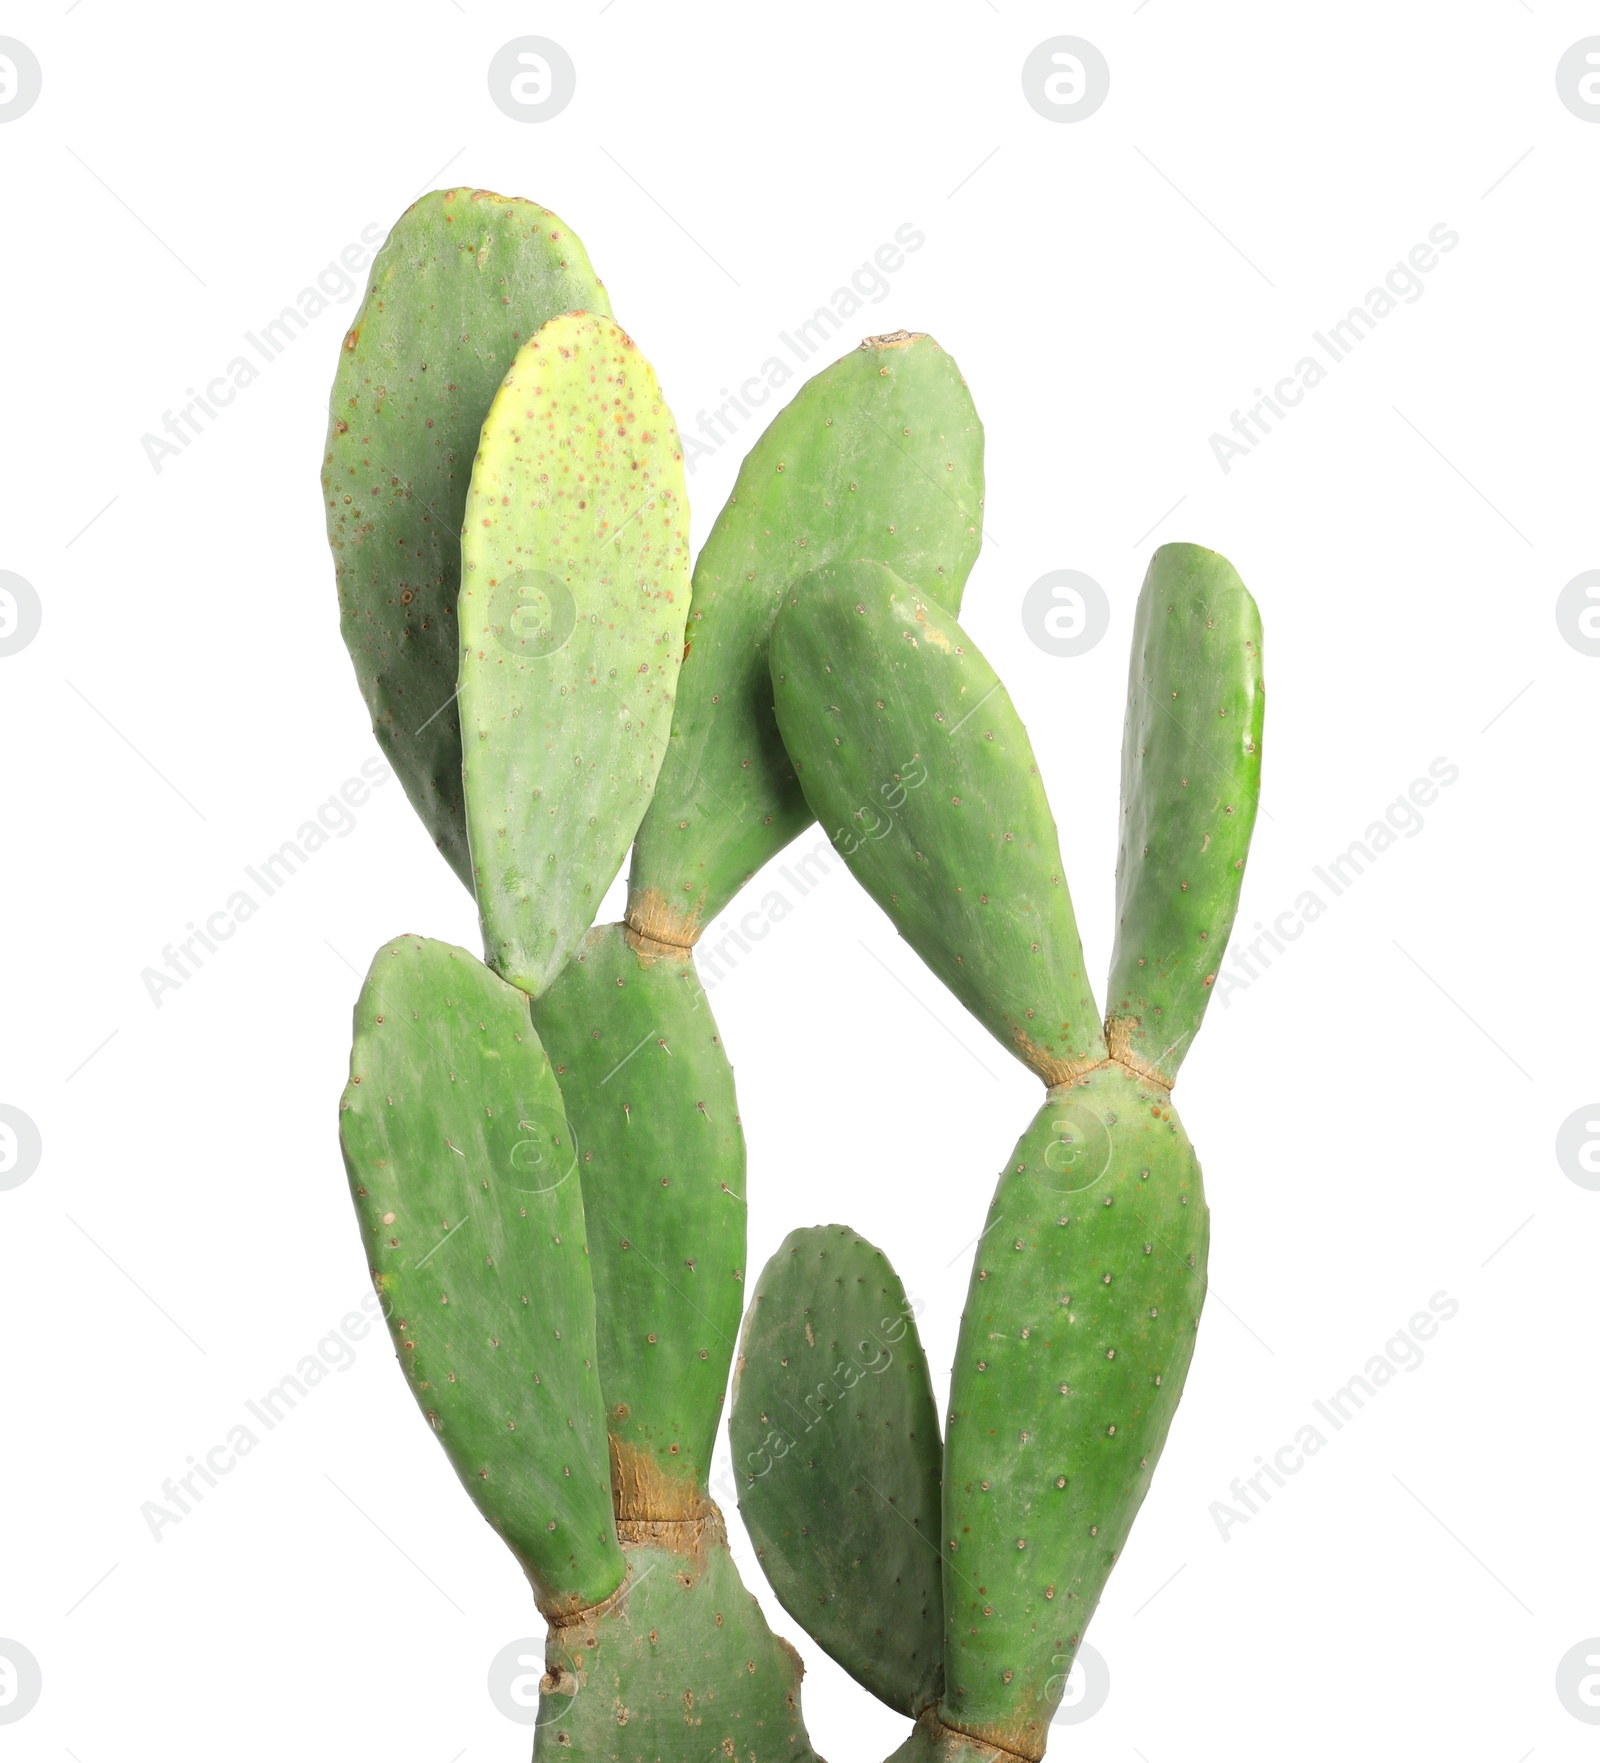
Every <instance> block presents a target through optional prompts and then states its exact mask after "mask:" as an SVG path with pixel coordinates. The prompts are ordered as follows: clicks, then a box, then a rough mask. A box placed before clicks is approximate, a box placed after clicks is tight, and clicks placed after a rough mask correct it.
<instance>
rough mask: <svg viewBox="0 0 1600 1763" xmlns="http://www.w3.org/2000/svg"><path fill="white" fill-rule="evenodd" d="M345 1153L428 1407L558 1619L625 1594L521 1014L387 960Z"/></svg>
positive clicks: (507, 998)
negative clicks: (619, 1590)
mask: <svg viewBox="0 0 1600 1763" xmlns="http://www.w3.org/2000/svg"><path fill="white" fill-rule="evenodd" d="M339 1120H340V1139H341V1142H342V1145H343V1148H344V1159H345V1168H346V1170H347V1171H348V1173H349V1177H350V1188H351V1192H352V1194H353V1195H354V1197H355V1204H356V1213H357V1216H358V1217H359V1219H360V1223H361V1235H362V1239H363V1242H364V1244H365V1247H366V1251H367V1259H368V1262H369V1264H370V1266H371V1269H372V1276H373V1281H374V1283H375V1284H376V1286H377V1288H378V1291H379V1292H380V1294H381V1295H382V1297H383V1301H384V1310H385V1314H386V1315H387V1317H388V1319H389V1329H390V1333H391V1334H392V1335H393V1337H394V1341H395V1346H396V1348H397V1350H398V1353H399V1357H400V1362H401V1364H402V1365H403V1366H404V1368H405V1373H406V1377H407V1379H408V1380H409V1381H410V1384H411V1391H412V1394H413V1395H414V1396H415V1397H416V1399H417V1405H418V1406H419V1407H420V1408H421V1409H422V1411H423V1413H424V1414H426V1415H427V1417H428V1422H429V1424H430V1425H431V1426H432V1427H433V1429H434V1431H435V1432H436V1433H437V1434H438V1437H439V1442H440V1443H441V1444H442V1445H443V1446H444V1449H445V1454H446V1455H447V1456H448V1457H449V1459H450V1462H451V1465H452V1467H453V1468H454V1469H455V1472H456V1474H457V1475H459V1476H460V1477H461V1480H462V1483H463V1485H464V1486H465V1487H466V1489H467V1491H468V1493H470V1494H471V1495H472V1497H473V1499H474V1500H475V1501H476V1502H477V1506H478V1510H479V1511H480V1512H481V1513H482V1514H483V1516H484V1517H485V1518H486V1519H487V1520H488V1521H489V1523H490V1524H491V1525H492V1526H493V1527H494V1528H495V1530H497V1531H498V1532H499V1533H500V1535H501V1536H502V1537H504V1539H505V1541H506V1542H507V1544H508V1545H509V1546H510V1548H511V1550H512V1552H513V1554H515V1555H516V1557H517V1559H518V1560H519V1561H520V1562H521V1563H522V1566H523V1568H524V1570H525V1571H526V1573H527V1575H528V1577H529V1579H530V1581H531V1582H532V1584H533V1588H534V1592H535V1594H536V1595H537V1597H538V1601H539V1605H540V1608H541V1609H542V1610H544V1612H545V1613H546V1615H547V1616H550V1617H552V1618H559V1617H560V1616H562V1615H564V1614H570V1613H573V1612H576V1611H579V1610H583V1609H587V1608H588V1607H589V1606H591V1605H594V1604H597V1603H599V1602H600V1601H601V1600H602V1599H604V1598H606V1597H608V1596H609V1595H610V1594H611V1593H612V1592H614V1591H615V1590H616V1589H617V1587H618V1586H619V1585H620V1584H621V1583H622V1577H623V1559H622V1552H621V1549H620V1547H619V1546H618V1543H617V1537H616V1531H615V1528H614V1526H613V1523H612V1513H611V1494H610V1489H609V1487H608V1485H607V1478H606V1434H605V1418H604V1415H603V1413H602V1410H601V1397H600V1377H599V1373H598V1371H597V1369H596V1365H595V1342H594V1296H593V1292H592V1289H591V1287H590V1283H589V1262H588V1257H587V1253H586V1251H585V1248H584V1219H583V1197H582V1188H581V1185H580V1183H579V1180H578V1175H577V1150H576V1147H575V1146H574V1145H573V1143H572V1135H571V1133H570V1131H569V1130H568V1127H567V1122H566V1119H565V1116H564V1115H563V1113H562V1109H561V1092H560V1091H559V1090H558V1089H557V1088H556V1080H555V1077H554V1075H553V1074H552V1072H551V1070H550V1065H549V1061H548V1060H547V1059H546V1058H545V1055H544V1050H543V1049H542V1048H541V1047H540V1045H539V1041H538V1037H537V1036H536V1035H535V1034H534V1032H533V1028H532V1026H531V1024H530V1023H529V1021H528V1009H527V1000H526V999H525V998H523V996H522V995H521V993H520V992H517V991H514V990H513V989H512V988H511V987H510V986H508V985H504V984H502V983H501V981H499V980H498V979H496V978H495V976H494V975H493V974H492V973H490V972H489V970H488V969H487V968H486V967H484V966H483V965H482V963H481V962H479V961H476V960H474V958H473V957H472V956H471V955H469V954H468V953H467V952H466V951H465V950H464V949H456V948H452V947H451V946H450V945H449V944H448V943H436V942H431V941H429V940H427V939H426V938H421V937H402V938H399V939H397V940H396V941H394V942H392V943H390V944H388V945H387V946H386V947H384V948H383V949H380V950H379V952H378V954H377V956H376V958H375V959H374V961H373V963H372V969H371V972H370V973H369V974H368V975H367V980H366V984H365V985H364V986H363V987H362V988H361V996H360V999H359V1000H358V1002H357V1004H356V1011H355V1044H354V1046H353V1047H352V1049H351V1053H350V1082H349V1084H348V1085H347V1087H346V1089H345V1092H344V1096H343V1098H342V1100H341V1102H340V1116H339Z"/></svg>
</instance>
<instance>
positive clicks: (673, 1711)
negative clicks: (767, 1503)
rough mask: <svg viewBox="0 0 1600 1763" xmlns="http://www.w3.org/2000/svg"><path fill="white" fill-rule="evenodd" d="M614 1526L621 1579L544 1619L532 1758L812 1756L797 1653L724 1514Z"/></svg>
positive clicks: (708, 1762) (580, 1762)
mask: <svg viewBox="0 0 1600 1763" xmlns="http://www.w3.org/2000/svg"><path fill="white" fill-rule="evenodd" d="M618 1529H619V1531H620V1532H621V1534H622V1538H623V1545H624V1547H625V1548H626V1550H627V1557H628V1579H627V1582H626V1583H625V1584H624V1585H623V1587H622V1588H621V1590H620V1591H619V1592H618V1593H617V1594H616V1596H615V1597H613V1598H612V1599H610V1600H609V1601H608V1602H607V1603H606V1604H604V1605H602V1606H601V1607H600V1608H599V1609H597V1610H592V1611H590V1612H588V1613H587V1614H585V1615H584V1616H583V1617H582V1618H581V1619H579V1620H578V1621H576V1622H567V1623H560V1624H554V1625H552V1627H551V1629H550V1635H549V1639H548V1641H547V1643H546V1646H545V1675H544V1680H543V1685H542V1691H541V1699H540V1707H539V1727H538V1732H537V1736H536V1739H535V1742H534V1751H533V1755H534V1763H600V1760H602V1759H604V1760H605V1763H636V1760H638V1759H650V1760H652V1763H654V1760H655V1759H658V1758H659V1759H660V1760H661V1763H700V1760H701V1759H704V1760H705V1763H717V1759H726V1758H729V1757H733V1758H736V1759H738V1763H747V1760H748V1763H819V1760H818V1758H817V1756H816V1753H815V1752H814V1751H813V1750H812V1749H811V1742H810V1740H809V1739H808V1738H807V1737H806V1729H805V1722H804V1721H803V1720H802V1719H801V1717H800V1678H801V1674H802V1672H803V1670H804V1667H803V1666H802V1665H801V1663H800V1660H799V1658H798V1656H797V1655H796V1654H795V1652H794V1650H793V1648H791V1647H790V1646H789V1645H788V1644H787V1643H786V1642H784V1641H781V1640H778V1639H776V1638H775V1637H774V1636H773V1635H772V1633H771V1631H770V1630H769V1629H768V1628H767V1624H766V1621H765V1619H764V1618H763V1616H762V1614H761V1610H760V1607H759V1606H758V1605H757V1603H756V1601H755V1599H754V1598H753V1597H751V1595H750V1593H749V1592H748V1591H746V1590H745V1588H744V1586H743V1585H742V1584H741V1583H740V1580H739V1575H738V1572H737V1570H736V1569H735V1567H734V1565H733V1557H732V1556H731V1555H730V1554H729V1553H728V1543H727V1535H726V1533H725V1531H724V1530H723V1528H722V1519H721V1516H720V1515H719V1514H718V1513H717V1512H716V1511H715V1510H714V1509H713V1510H712V1511H710V1512H708V1513H707V1515H706V1516H705V1517H704V1518H703V1519H701V1520H699V1521H697V1522H696V1523H694V1524H693V1525H692V1526H688V1527H684V1526H674V1527H663V1526H659V1525H657V1526H652V1525H648V1524H640V1523H628V1522H620V1523H619V1525H618Z"/></svg>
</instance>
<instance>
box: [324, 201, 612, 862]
mask: <svg viewBox="0 0 1600 1763" xmlns="http://www.w3.org/2000/svg"><path fill="white" fill-rule="evenodd" d="M574 308H581V309H583V310H585V311H588V312H596V313H609V312H610V310H611V308H610V306H609V305H608V304H607V302H606V295H605V289H604V288H603V287H602V286H601V285H600V283H599V281H598V280H597V279H596V277H595V274H594V271H593V269H591V268H590V265H589V259H588V255H587V254H586V253H585V251H584V248H583V245H582V244H581V242H580V241H579V240H578V238H577V236H576V235H575V234H574V233H573V231H572V229H571V228H570V227H568V226H567V225H566V224H565V222H563V221H562V220H561V219H560V218H559V217H558V216H556V215H554V214H552V213H551V212H550V210H549V209H548V208H541V207H540V206H539V205H538V204H537V203H536V202H524V201H522V200H520V199H519V198H517V197H514V196H496V195H494V194H493V193H492V192H490V191H488V190H461V189H457V190H435V191H434V192H433V193H432V194H431V195H428V196H424V197H422V198H421V199H420V200H419V201H416V202H413V203H412V205H411V206H410V207H409V208H408V209H407V210H406V211H405V213H404V214H403V215H401V217H400V219H399V220H398V221H397V222H396V223H395V227H394V230H393V231H392V232H391V233H390V234H389V237H388V240H387V241H386V242H385V244H384V246H383V248H382V250H380V251H379V252H378V255H377V256H376V257H375V258H374V259H373V264H372V272H371V275H370V276H369V278H368V281H367V291H366V295H365V298H364V299H363V300H362V303H361V306H360V309H359V310H358V311H357V313H356V316H355V321H354V323H353V324H352V325H351V326H350V329H349V331H348V333H347V334H346V336H345V339H344V347H343V349H342V350H341V351H340V353H339V368H338V372H337V373H336V374H335V376H334V382H333V390H332V393H331V394H330V397H329V401H328V440H327V449H326V461H325V464H324V467H323V474H322V486H323V496H324V500H325V502H326V504H327V509H326V512H327V522H328V542H329V544H330V545H331V546H332V547H333V557H334V565H335V571H336V575H337V581H338V588H339V619H340V627H341V629H342V630H343V633H344V640H345V644H346V646H347V647H348V649H349V651H350V658H351V660H352V661H353V662H354V663H355V669H356V678H357V679H358V681H359V682H360V685H361V692H362V696H363V697H364V698H365V699H366V701H367V709H368V712H369V713H370V714H371V717H372V729H373V733H374V734H375V735H376V736H377V739H378V745H379V746H380V747H381V748H382V749H383V751H384V753H385V755H386V756H387V758H388V760H389V762H390V764H392V765H393V766H394V769H395V772H396V774H397V775H398V776H399V778H400V781H401V783H402V785H403V786H404V787H405V792H406V794H407V796H409V797H410V799H411V803H412V806H413V807H414V808H415V809H416V811H417V813H418V814H419V815H420V816H421V817H422V822H423V824H424V825H425V826H426V827H427V829H428V831H429V833H430V834H431V835H432V837H433V839H434V841H435V843H436V844H437V845H438V847H439V849H440V851H441V852H443V854H444V856H445V859H446V860H447V861H448V862H449V864H450V866H451V867H452V868H453V869H454V870H455V872H456V874H457V875H459V876H460V877H461V879H462V881H464V882H465V883H466V885H467V886H468V887H469V888H470V887H471V886H472V859H471V857H470V855H469V853H468V850H467V827H466V815H465V810H464V808H463V806H462V799H461V735H460V727H459V723H458V720H457V715H456V707H455V705H454V703H453V702H452V699H453V697H454V694H455V689H456V666H457V660H458V657H459V653H460V641H459V636H458V632H457V629H456V594H457V591H458V589H459V586H460V576H461V543H460V534H461V517H462V513H463V511H464V510H465V508H466V501H467V483H468V480H469V478H470V477H471V475H472V460H473V455H474V454H475V453H476V451H477V447H478V431H479V429H480V428H481V427H482V426H483V417H484V412H485V411H486V410H487V409H488V408H489V401H490V400H491V399H492V398H493V397H494V394H495V388H496V387H497V386H498V385H499V384H500V382H501V380H502V379H503V378H504V377H505V373H506V369H507V368H508V367H510V365H511V362H512V358H513V357H514V356H515V355H516V353H517V350H518V349H519V348H521V346H522V345H523V344H524V343H525V342H526V341H527V340H528V338H529V337H531V336H532V335H533V333H534V332H535V331H536V330H538V328H539V327H540V325H542V324H544V323H545V321H546V320H547V319H550V318H553V317H554V316H555V315H556V314H557V313H558V312H567V311H570V310H572V309H574Z"/></svg>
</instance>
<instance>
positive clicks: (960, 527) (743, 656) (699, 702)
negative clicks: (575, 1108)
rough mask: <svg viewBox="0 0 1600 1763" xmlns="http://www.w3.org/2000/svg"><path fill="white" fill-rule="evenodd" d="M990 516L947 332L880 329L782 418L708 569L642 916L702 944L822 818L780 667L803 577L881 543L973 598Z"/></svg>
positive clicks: (752, 468)
mask: <svg viewBox="0 0 1600 1763" xmlns="http://www.w3.org/2000/svg"><path fill="white" fill-rule="evenodd" d="M982 515H983V428H982V425H981V424H980V423H979V421H978V415H977V412H976V411H975V410H974V409H973V406H972V398H971V395H970V394H969V392H968V391H967V387H966V382H965V381H964V380H963V379H962V377H961V373H960V370H959V369H958V368H957V366H956V364H955V362H954V361H953V360H952V359H951V358H950V357H949V356H948V355H946V354H945V353H944V351H943V350H942V349H941V348H940V347H939V345H938V344H937V343H936V342H934V340H933V338H932V337H927V336H911V335H909V334H908V333H906V332H903V331H902V332H898V333H896V334H895V335H894V336H892V337H875V338H868V339H867V341H866V342H865V343H863V344H862V345H861V347H860V348H859V349H855V350H852V351H851V353H850V354H848V355H846V356H845V357H844V359H843V360H841V361H837V362H835V363H834V364H833V365H832V366H831V367H828V368H825V369H824V370H823V371H822V372H821V373H819V374H818V375H816V377H815V378H814V379H811V380H808V381H807V382H806V384H805V385H804V386H802V387H801V388H800V390H799V391H798V392H797V393H796V394H795V395H794V398H793V399H792V400H791V401H790V403H789V404H788V406H787V407H786V408H785V409H783V410H782V411H780V412H779V413H778V415H776V416H775V417H774V418H773V419H772V421H771V423H770V424H768V426H767V429H766V432H765V433H764V434H763V435H762V436H761V439H760V440H759V441H757V442H756V444H755V446H754V447H752V448H751V450H750V453H749V455H748V456H747V457H746V459H745V462H744V465H743V466H742V467H741V469H740V472H739V478H738V481H737V483H736V484H735V485H734V489H733V494H732V496H731V497H730V498H729V499H728V503H727V506H726V507H725V508H724V509H723V511H722V513H721V514H720V515H719V516H718V517H717V523H716V525H715V526H714V527H713V528H712V530H711V534H710V536H709V537H708V538H707V540H706V542H705V546H704V548H703V549H702V551H701V553H700V556H699V559H698V561H697V563H696V565H695V575H694V607H693V615H692V617H691V618H690V621H689V631H688V639H689V648H688V656H687V659H686V660H685V662H684V667H683V678H682V682H681V686H680V691H679V704H678V711H677V715H676V717H675V718H674V721H673V726H672V741H671V745H670V748H669V756H668V760H667V763H666V765H665V767H664V768H663V770H662V774H661V781H660V784H659V787H658V788H657V791H656V795H655V800H654V801H653V802H652V803H651V805H650V812H649V813H648V814H647V815H646V817H645V821H644V825H643V826H642V827H641V829H640V834H639V843H638V848H637V849H636V851H635V852H634V859H633V867H632V870H631V871H630V874H629V878H628V887H629V900H628V921H629V923H631V924H633V925H634V926H635V927H636V928H637V929H639V930H642V931H644V932H646V933H647V934H648V935H651V936H655V937H660V938H662V939H663V940H664V941H668V942H681V943H689V942H693V940H694V938H695V937H696V936H698V935H699V933H700V931H701V930H702V929H703V928H704V927H705V926H706V925H707V924H709V923H710V921H711V920H712V918H714V917H715V916H716V914H717V913H718V912H720V911H721V910H722V908H723V907H724V906H725V905H726V904H727V903H728V901H729V900H731V899H732V898H733V896H734V895H735V894H736V893H737V892H738V891H739V889H740V888H741V887H742V886H743V885H744V883H745V881H746V880H747V879H748V878H749V877H750V876H751V875H753V874H754V873H755V871H756V870H758V869H759V868H760V867H761V865H762V864H763V863H765V862H766V861H767V860H768V859H769V858H770V857H773V856H775V855H776V854H777V852H779V851H781V850H782V849H783V847H784V846H785V845H786V844H788V842H789V841H790V840H791V839H792V838H794V837H795V835H796V834H797V833H799V832H801V831H803V830H804V829H805V827H806V826H807V825H809V823H810V820H811V812H810V810H809V809H808V808H807V806H806V803H805V800H804V798H803V797H802V795H801V793H800V790H799V788H798V786H797V785H796V783H795V780H794V774H793V770H792V768H791V766H790V764H789V759H788V756H787V754H786V753H785V752H784V749H783V745H782V743H781V742H780V741H779V739H778V732H777V729H776V727H775V726H774V724H773V719H772V691H771V685H770V682H769V679H768V674H767V640H768V636H769V633H770V632H771V629H772V620H773V617H774V615H775V614H776V612H777V610H778V604H779V601H780V600H781V598H782V597H783V594H784V592H785V590H786V589H788V588H789V587H790V585H791V584H792V583H793V582H794V581H795V579H796V578H797V577H798V576H801V575H803V574H805V573H806V571H808V570H811V569H815V568H817V567H819V566H820V565H822V564H825V563H830V562H834V561H836V560H840V559H843V558H847V557H873V558H877V559H879V560H880V561H882V562H884V563H886V564H889V565H890V566H891V567H893V568H894V570H895V571H896V572H897V573H898V574H899V575H900V576H901V577H903V578H904V579H905V580H906V581H908V582H910V583H912V584H913V585H914V586H915V587H916V588H917V589H919V590H920V591H921V592H922V593H924V594H926V595H929V596H931V597H932V598H933V599H934V600H936V601H937V602H938V603H939V604H941V605H945V606H949V607H952V608H953V607H957V606H959V605H960V603H961V590H962V589H963V587H964V586H965V585H966V580H967V574H968V571H969V570H970V569H971V568H972V565H973V561H974V559H975V558H976V557H977V555H978V545H979V536H980V529H981V525H982Z"/></svg>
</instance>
